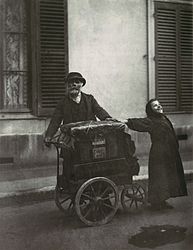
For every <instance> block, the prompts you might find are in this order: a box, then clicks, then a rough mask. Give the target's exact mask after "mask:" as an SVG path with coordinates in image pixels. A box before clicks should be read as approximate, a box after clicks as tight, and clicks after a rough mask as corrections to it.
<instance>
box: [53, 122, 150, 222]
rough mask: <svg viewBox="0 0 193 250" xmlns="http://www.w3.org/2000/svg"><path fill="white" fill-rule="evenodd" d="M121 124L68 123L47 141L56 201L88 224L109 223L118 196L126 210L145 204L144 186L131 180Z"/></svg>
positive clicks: (134, 166) (129, 148)
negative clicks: (53, 153) (52, 160)
mask: <svg viewBox="0 0 193 250" xmlns="http://www.w3.org/2000/svg"><path fill="white" fill-rule="evenodd" d="M124 128H125V125H124V124H122V123H121V122H110V121H88V122H78V123H72V124H67V125H65V126H61V133H59V135H57V136H55V137H54V138H53V140H52V141H51V143H52V144H54V145H55V147H56V150H57V184H56V188H55V202H56V205H57V206H58V208H59V209H60V210H61V211H63V212H64V213H69V212H71V211H75V212H76V214H77V215H78V217H79V218H80V220H81V221H82V222H83V223H85V224H86V225H88V226H96V225H102V224H105V223H107V222H109V221H110V220H111V219H112V218H113V216H114V215H115V213H116V211H117V209H118V205H119V199H120V200H121V204H122V206H123V208H124V209H125V210H130V209H133V208H138V207H139V206H141V205H143V204H144V203H145V197H146V195H145V190H144V188H143V187H142V186H141V185H139V184H137V183H133V181H132V177H133V175H137V174H138V172H139V165H138V162H137V159H136V157H134V152H135V146H134V143H133V141H132V140H131V137H130V135H129V134H127V133H125V132H124ZM61 157H62V158H63V159H64V164H61ZM119 197H120V198H119Z"/></svg>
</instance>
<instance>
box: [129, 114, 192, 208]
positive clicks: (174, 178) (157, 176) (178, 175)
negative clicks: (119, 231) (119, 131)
mask: <svg viewBox="0 0 193 250" xmlns="http://www.w3.org/2000/svg"><path fill="white" fill-rule="evenodd" d="M127 125H128V127H129V128H130V129H132V130H136V131H139V132H148V133H149V134H150V136H151V142H152V145H151V149H150V154H149V164H148V168H149V169H148V170H149V186H148V201H149V202H150V203H152V204H156V203H160V202H162V201H164V200H166V199H168V198H170V197H177V196H184V195H187V189H186V183H185V178H184V170H183V166H182V161H181V158H180V154H179V150H178V148H179V145H178V141H177V139H176V135H175V132H174V129H173V126H172V124H171V122H170V121H169V120H168V118H167V117H166V116H164V115H161V116H159V117H147V118H136V119H135V118H134V119H128V122H127Z"/></svg>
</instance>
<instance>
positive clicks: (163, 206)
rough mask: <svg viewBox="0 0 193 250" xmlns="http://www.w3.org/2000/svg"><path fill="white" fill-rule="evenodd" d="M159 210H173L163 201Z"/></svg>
mask: <svg viewBox="0 0 193 250" xmlns="http://www.w3.org/2000/svg"><path fill="white" fill-rule="evenodd" d="M160 206H161V208H163V209H173V208H174V207H173V206H172V205H170V204H169V203H168V202H167V201H163V202H162V203H161V204H160Z"/></svg>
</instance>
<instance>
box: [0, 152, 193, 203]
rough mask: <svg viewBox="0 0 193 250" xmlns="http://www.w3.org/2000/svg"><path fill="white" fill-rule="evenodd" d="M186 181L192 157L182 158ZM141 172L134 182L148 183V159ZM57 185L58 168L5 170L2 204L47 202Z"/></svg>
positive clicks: (0, 176)
mask: <svg viewBox="0 0 193 250" xmlns="http://www.w3.org/2000/svg"><path fill="white" fill-rule="evenodd" d="M182 160H183V166H184V172H185V177H186V180H188V181H191V180H193V160H192V157H188V158H187V157H184V159H183V157H182ZM139 164H140V172H139V175H138V176H134V177H133V180H134V181H140V180H143V181H146V180H147V179H148V173H147V159H140V160H139ZM55 185H56V166H41V167H34V168H21V169H17V170H15V169H13V167H9V166H8V167H7V168H4V170H1V171H0V203H1V204H7V203H9V201H15V202H16V203H18V202H23V201H28V200H29V201H31V200H37V199H41V200H45V199H51V198H53V192H54V189H55Z"/></svg>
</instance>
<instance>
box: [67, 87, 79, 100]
mask: <svg viewBox="0 0 193 250" xmlns="http://www.w3.org/2000/svg"><path fill="white" fill-rule="evenodd" d="M79 93H80V89H77V88H73V89H71V90H69V95H70V96H71V97H72V98H76V97H77V96H78V95H79Z"/></svg>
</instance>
